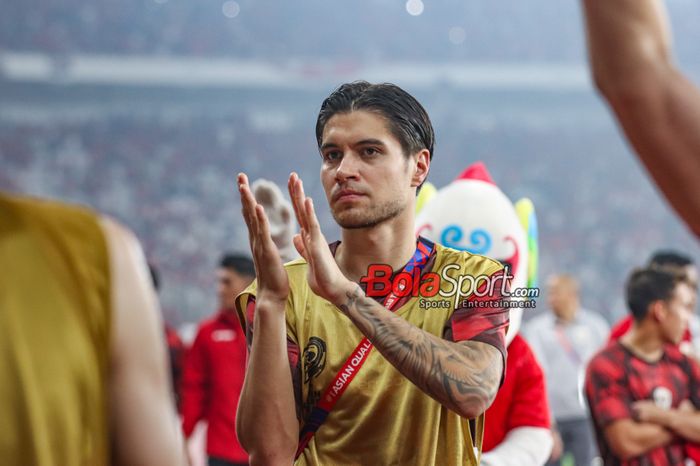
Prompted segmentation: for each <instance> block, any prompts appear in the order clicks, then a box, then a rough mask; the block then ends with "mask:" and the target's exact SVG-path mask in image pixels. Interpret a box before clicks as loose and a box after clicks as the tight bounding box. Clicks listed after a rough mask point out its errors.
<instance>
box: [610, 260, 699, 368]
mask: <svg viewBox="0 0 700 466" xmlns="http://www.w3.org/2000/svg"><path fill="white" fill-rule="evenodd" d="M647 267H648V268H651V269H658V270H662V271H666V272H671V273H679V274H681V275H683V276H685V279H686V281H687V282H688V284H689V285H690V287H691V289H692V292H693V309H696V308H697V294H698V268H697V266H696V265H695V262H693V259H692V258H690V257H689V256H687V255H685V254H682V253H680V252H676V251H672V250H659V251H656V252H654V254H652V256H651V257H650V258H649V261H648V262H647ZM633 323H634V318H633V316H632V315H631V314H628V315H627V316H625V317H623V318H622V319H621V320H620V321H619V322H617V323H616V324H615V325H613V328H612V330H610V337H609V341H615V340H618V339H619V338H620V337H622V336H623V335H625V334H626V333H627V332H628V331H629V330H630V329H631V328H632V324H633ZM679 349H680V350H681V351H682V352H683V353H684V354H687V355H689V356H692V357H694V358H695V359H698V358H699V357H700V318H698V315H697V312H693V314H692V315H691V316H690V318H689V320H688V326H687V328H686V330H685V332H684V333H683V339H682V341H681V342H680V345H679Z"/></svg>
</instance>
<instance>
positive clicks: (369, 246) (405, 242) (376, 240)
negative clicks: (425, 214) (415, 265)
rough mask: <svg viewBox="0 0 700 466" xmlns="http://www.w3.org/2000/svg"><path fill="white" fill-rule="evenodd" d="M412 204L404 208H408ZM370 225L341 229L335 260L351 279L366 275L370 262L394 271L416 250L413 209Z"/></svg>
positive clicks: (357, 280)
mask: <svg viewBox="0 0 700 466" xmlns="http://www.w3.org/2000/svg"><path fill="white" fill-rule="evenodd" d="M409 209H412V207H407V210H409ZM409 214H410V215H399V216H398V217H396V218H393V219H391V220H387V221H385V222H382V223H381V224H379V225H376V226H374V227H372V228H357V229H343V232H342V242H341V244H340V246H339V248H338V250H337V251H336V255H335V259H336V262H337V263H338V267H340V270H341V271H342V272H343V274H344V275H345V276H346V277H347V278H348V279H350V280H352V281H354V282H359V281H360V278H362V277H364V276H365V275H367V269H368V267H369V266H370V265H372V264H382V265H384V264H386V265H389V266H390V267H391V268H392V269H393V270H394V271H396V270H398V269H400V268H401V267H403V266H404V265H406V263H407V262H408V261H409V260H410V259H411V256H412V255H413V253H414V251H415V250H416V235H415V233H414V222H413V221H414V216H413V211H412V210H411V211H410V212H409Z"/></svg>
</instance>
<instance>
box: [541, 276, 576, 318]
mask: <svg viewBox="0 0 700 466" xmlns="http://www.w3.org/2000/svg"><path fill="white" fill-rule="evenodd" d="M547 285H548V288H547V297H548V304H549V307H550V308H551V309H552V312H553V313H554V315H555V316H557V317H559V318H560V319H565V320H566V319H569V318H570V317H572V316H571V315H570V314H571V312H572V310H573V311H575V304H576V300H577V292H576V289H575V285H573V284H572V283H569V282H568V281H566V280H562V279H560V278H558V277H553V278H551V279H550V280H549V282H548V283H547Z"/></svg>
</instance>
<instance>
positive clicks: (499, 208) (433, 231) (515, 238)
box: [416, 162, 552, 466]
mask: <svg viewBox="0 0 700 466" xmlns="http://www.w3.org/2000/svg"><path fill="white" fill-rule="evenodd" d="M417 210H418V216H417V220H416V227H417V233H418V234H420V235H422V236H424V237H426V238H428V239H430V240H431V241H435V242H438V243H440V244H442V245H444V246H448V247H451V248H454V249H458V250H462V251H468V252H470V253H472V254H481V255H485V256H487V257H490V258H492V259H497V260H499V261H500V262H501V263H503V264H504V265H506V266H508V268H509V270H510V273H511V275H513V279H512V281H511V286H510V287H511V290H515V289H518V288H526V287H527V288H534V287H536V286H537V283H536V276H537V253H538V251H537V223H536V219H535V211H534V208H533V205H532V203H531V202H530V200H528V199H523V200H521V201H519V202H518V203H517V204H516V205H515V206H513V204H512V203H511V202H510V200H509V199H508V198H507V197H506V196H505V194H503V192H502V191H501V190H500V189H499V188H498V186H496V184H495V183H494V182H493V180H492V179H491V176H490V175H489V173H488V171H487V170H486V167H485V166H484V164H483V163H480V162H479V163H476V164H474V165H472V166H470V167H468V168H467V169H466V170H465V171H464V172H463V173H462V174H461V175H460V176H459V177H458V178H457V179H456V180H454V181H453V182H452V183H450V184H449V185H447V186H445V187H444V188H442V189H440V190H439V191H438V190H436V189H435V188H434V187H433V186H431V185H429V184H426V185H425V186H424V187H423V188H422V190H421V193H420V195H419V199H418V203H417ZM522 312H523V309H522V308H511V311H510V326H509V329H508V333H507V334H506V344H507V345H508V361H507V362H506V378H505V380H504V382H503V385H502V386H501V388H500V390H499V392H498V394H497V396H496V399H495V401H494V402H493V404H492V405H491V407H490V408H489V409H488V410H487V411H486V428H485V432H484V440H483V452H484V453H483V455H482V457H481V464H483V465H487V466H507V465H518V466H535V465H538V466H539V465H542V464H544V463H545V462H546V461H547V459H548V458H549V454H550V452H551V448H552V437H551V434H550V430H549V408H548V403H547V394H546V389H545V381H544V375H543V372H542V369H541V367H540V366H539V364H538V363H537V361H536V360H535V357H534V355H533V353H532V351H531V349H530V347H529V346H528V344H527V343H526V342H525V340H524V339H523V338H522V337H520V336H519V335H518V330H519V328H520V322H521V320H522Z"/></svg>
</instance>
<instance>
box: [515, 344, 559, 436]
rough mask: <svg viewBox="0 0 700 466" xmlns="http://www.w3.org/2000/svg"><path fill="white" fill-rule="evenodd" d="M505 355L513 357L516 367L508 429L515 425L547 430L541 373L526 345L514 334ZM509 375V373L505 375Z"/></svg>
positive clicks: (544, 389) (546, 405)
mask: <svg viewBox="0 0 700 466" xmlns="http://www.w3.org/2000/svg"><path fill="white" fill-rule="evenodd" d="M508 357H510V358H517V360H518V365H517V368H518V370H517V371H516V373H515V374H514V375H515V376H516V382H515V386H516V387H517V388H516V390H515V391H514V393H513V401H512V403H511V406H512V408H511V410H510V412H509V416H508V428H507V430H508V431H511V430H513V429H515V428H517V427H544V428H546V429H549V419H550V414H549V403H548V402H547V388H546V385H545V380H544V373H543V372H542V368H541V367H540V365H539V363H538V362H537V359H535V357H534V355H533V354H532V350H531V349H530V346H529V345H528V344H527V342H525V340H524V339H523V338H520V337H519V336H516V337H515V339H514V340H513V342H512V343H511V344H510V346H509V347H508ZM509 376H510V374H509Z"/></svg>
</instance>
